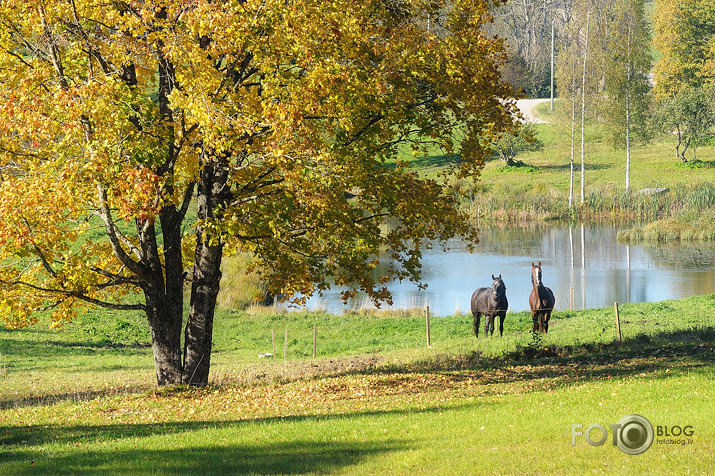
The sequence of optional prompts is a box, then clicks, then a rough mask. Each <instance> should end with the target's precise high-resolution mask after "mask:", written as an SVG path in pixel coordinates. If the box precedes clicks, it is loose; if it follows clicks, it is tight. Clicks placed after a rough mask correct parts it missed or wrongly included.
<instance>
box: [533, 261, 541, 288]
mask: <svg viewBox="0 0 715 476" xmlns="http://www.w3.org/2000/svg"><path fill="white" fill-rule="evenodd" d="M531 282H532V283H534V286H537V287H538V286H541V261H539V264H538V265H535V264H534V262H533V261H532V262H531Z"/></svg>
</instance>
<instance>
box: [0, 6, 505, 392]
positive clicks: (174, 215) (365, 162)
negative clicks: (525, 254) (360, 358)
mask: <svg viewBox="0 0 715 476" xmlns="http://www.w3.org/2000/svg"><path fill="white" fill-rule="evenodd" d="M495 1H496V0H495ZM492 6H493V2H492V1H491V0H455V1H451V2H447V1H439V0H371V1H368V0H366V1H360V2H354V1H347V0H334V1H323V0H302V1H299V2H298V1H291V0H288V1H286V0H233V1H212V0H174V1H168V0H167V1H151V0H143V1H140V0H137V1H121V0H120V1H113V2H105V1H100V0H62V1H59V0H48V1H45V2H39V3H38V2H30V1H22V0H3V1H2V6H1V7H0V174H1V180H0V259H2V262H3V267H2V268H1V269H0V314H1V315H2V318H3V320H4V321H5V323H6V325H8V326H10V327H18V326H24V325H28V324H31V323H33V322H35V321H36V320H37V319H38V312H39V311H41V310H45V311H47V312H49V313H51V321H52V322H53V323H55V324H61V323H62V322H63V321H66V320H69V319H72V318H73V317H75V316H76V315H77V313H78V312H80V311H81V310H82V309H84V308H87V307H91V306H101V307H105V308H109V309H114V310H117V311H141V312H144V313H145V314H146V316H147V320H148V325H149V327H150V329H151V336H152V346H153V353H154V361H155V367H156V377H157V383H158V384H159V385H165V384H177V383H185V384H191V385H205V384H206V383H207V382H208V377H209V368H210V360H211V344H212V328H213V320H214V308H215V304H216V296H217V293H218V290H219V283H220V279H221V272H220V264H221V261H222V258H223V256H224V255H225V254H228V253H232V252H234V251H237V250H240V251H249V252H251V253H252V255H253V256H255V257H256V262H255V264H254V267H255V270H256V271H258V272H260V273H261V276H262V277H263V279H264V280H265V282H266V283H269V285H270V287H271V290H272V291H273V292H274V293H278V292H280V293H283V295H285V296H287V297H289V298H293V299H296V300H300V299H301V297H303V298H304V297H305V296H309V295H311V294H312V293H314V292H319V291H321V290H323V289H326V288H327V287H328V286H329V285H331V284H335V285H338V286H346V288H347V290H346V291H345V293H344V295H345V296H346V297H348V296H350V295H351V294H353V293H354V292H356V290H358V289H361V290H363V291H365V292H367V293H368V294H369V295H370V296H371V297H372V298H373V299H375V300H388V301H389V298H390V294H389V290H388V289H387V288H386V285H385V283H386V282H387V281H388V280H389V279H391V278H398V279H411V280H413V281H416V282H419V274H420V257H421V251H422V250H423V249H424V247H425V246H428V245H431V244H432V243H436V242H440V240H441V242H442V243H446V240H448V239H450V238H452V237H454V236H463V237H465V238H466V239H467V240H469V241H470V242H472V243H475V242H476V240H477V236H476V231H475V230H474V229H472V228H470V227H469V225H467V223H468V220H466V219H465V217H463V216H462V215H461V214H460V212H459V211H458V210H457V209H456V205H455V200H454V198H453V195H452V194H451V193H450V192H449V191H448V190H444V189H443V188H442V187H440V185H439V184H438V183H437V182H436V181H435V180H433V179H425V178H422V177H420V176H419V175H418V174H417V173H415V172H414V171H411V170H410V169H409V168H408V167H407V166H406V165H405V164H404V163H402V162H399V161H398V162H397V166H396V167H395V166H392V164H387V165H386V161H388V160H390V159H393V158H394V157H395V151H396V149H397V147H398V146H404V144H405V143H407V144H410V145H411V146H412V147H413V148H414V150H415V152H416V153H420V150H422V148H423V145H424V144H426V143H429V144H430V145H432V146H433V145H434V144H438V145H440V146H441V147H443V148H444V149H445V150H446V151H448V152H449V153H454V154H459V155H460V156H461V161H460V162H459V164H458V165H455V166H454V167H457V168H456V169H455V170H453V171H452V172H454V173H456V174H457V175H460V176H465V175H475V174H478V172H479V170H480V167H481V166H482V163H483V158H484V156H485V154H486V153H487V152H486V148H487V145H488V144H489V143H490V142H491V141H492V139H493V138H494V137H496V136H497V135H498V134H499V133H500V131H502V130H504V129H506V128H508V127H510V126H511V122H512V121H513V119H512V112H513V109H514V105H513V102H512V101H509V100H505V98H509V97H511V94H512V93H511V91H510V88H509V87H508V86H506V85H505V84H504V83H503V82H502V81H501V79H500V77H499V74H498V66H499V64H500V63H502V62H503V61H504V54H503V46H502V42H501V41H500V40H498V39H495V38H493V37H492V36H487V35H486V34H485V33H484V24H485V22H486V21H487V20H488V18H489V11H490V8H491V7H492ZM427 25H429V28H427ZM456 127H458V128H459V130H461V131H464V136H465V137H466V138H465V139H464V140H463V141H460V142H459V143H455V141H453V139H452V131H453V129H454V128H456ZM194 205H195V207H194ZM194 208H195V213H194V211H193V209H194ZM388 220H389V223H390V226H381V225H383V224H385V223H386V222H387V221H388ZM381 249H387V250H389V251H390V254H391V257H392V260H391V262H390V263H389V264H388V265H387V266H386V267H383V266H381V267H380V268H379V269H380V270H384V273H383V274H382V275H379V276H376V275H375V270H376V269H377V265H378V259H377V256H378V252H379V250H381ZM185 286H187V287H188V288H190V297H189V302H188V306H186V308H187V309H186V311H185V306H184V298H183V295H184V287H185ZM185 312H186V313H187V315H185V314H184V313H185ZM184 319H185V322H186V324H185V327H183V324H182V320H184ZM182 332H183V336H182Z"/></svg>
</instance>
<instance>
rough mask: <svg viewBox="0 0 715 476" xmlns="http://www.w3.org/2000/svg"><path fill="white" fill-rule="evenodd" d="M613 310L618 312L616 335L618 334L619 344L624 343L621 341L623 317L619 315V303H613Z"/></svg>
mask: <svg viewBox="0 0 715 476" xmlns="http://www.w3.org/2000/svg"><path fill="white" fill-rule="evenodd" d="M613 308H614V309H615V311H616V333H617V334H618V342H622V339H621V317H620V316H619V315H618V303H617V302H614V303H613Z"/></svg>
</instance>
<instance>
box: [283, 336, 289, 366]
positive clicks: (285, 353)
mask: <svg viewBox="0 0 715 476" xmlns="http://www.w3.org/2000/svg"><path fill="white" fill-rule="evenodd" d="M287 360H288V328H287V327H286V331H285V339H283V362H286V361H287Z"/></svg>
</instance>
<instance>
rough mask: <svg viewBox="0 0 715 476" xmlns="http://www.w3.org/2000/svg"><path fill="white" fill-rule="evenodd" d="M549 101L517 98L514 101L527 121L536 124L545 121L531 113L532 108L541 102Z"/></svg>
mask: <svg viewBox="0 0 715 476" xmlns="http://www.w3.org/2000/svg"><path fill="white" fill-rule="evenodd" d="M547 101H551V99H548V98H546V99H519V100H518V101H516V105H517V107H518V108H519V110H520V111H521V113H522V114H523V115H524V117H525V118H526V120H527V122H533V123H536V124H544V123H545V122H546V121H544V120H543V119H540V118H538V117H536V116H534V114H533V113H532V110H533V109H534V108H535V107H536V106H537V105H539V104H541V103H542V102H547Z"/></svg>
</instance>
